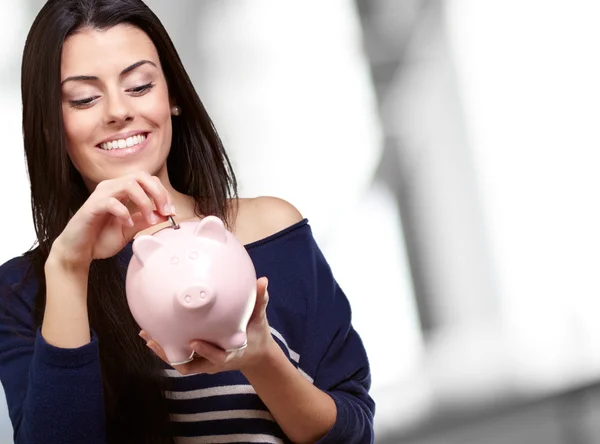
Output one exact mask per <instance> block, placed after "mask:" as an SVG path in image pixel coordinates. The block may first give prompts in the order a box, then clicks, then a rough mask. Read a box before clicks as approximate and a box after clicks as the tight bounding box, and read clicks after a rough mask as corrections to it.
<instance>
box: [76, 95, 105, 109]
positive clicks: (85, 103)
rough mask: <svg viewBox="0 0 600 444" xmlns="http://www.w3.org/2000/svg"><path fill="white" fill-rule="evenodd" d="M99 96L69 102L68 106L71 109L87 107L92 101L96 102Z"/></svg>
mask: <svg viewBox="0 0 600 444" xmlns="http://www.w3.org/2000/svg"><path fill="white" fill-rule="evenodd" d="M98 97H99V96H94V97H88V98H87V99H81V100H70V101H69V104H70V105H71V106H72V107H73V108H85V107H87V106H89V105H91V104H92V102H93V101H94V100H96V99H97V98H98Z"/></svg>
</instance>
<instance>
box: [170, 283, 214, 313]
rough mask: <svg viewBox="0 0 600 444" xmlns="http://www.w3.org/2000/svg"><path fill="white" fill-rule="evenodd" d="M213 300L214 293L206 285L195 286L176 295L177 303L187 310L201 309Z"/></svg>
mask: <svg viewBox="0 0 600 444" xmlns="http://www.w3.org/2000/svg"><path fill="white" fill-rule="evenodd" d="M214 299H215V293H214V291H213V290H212V289H211V288H209V287H208V286H206V285H202V284H196V285H191V286H189V287H187V288H186V289H185V290H183V291H182V292H180V293H178V294H177V303H178V304H179V305H180V306H181V307H183V308H187V309H195V308H201V307H204V306H206V305H209V304H211V303H212V302H213V301H214Z"/></svg>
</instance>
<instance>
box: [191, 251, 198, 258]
mask: <svg viewBox="0 0 600 444" xmlns="http://www.w3.org/2000/svg"><path fill="white" fill-rule="evenodd" d="M190 259H198V252H197V251H192V252H191V253H190Z"/></svg>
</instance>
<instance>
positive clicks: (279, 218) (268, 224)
mask: <svg viewBox="0 0 600 444" xmlns="http://www.w3.org/2000/svg"><path fill="white" fill-rule="evenodd" d="M303 219H304V217H303V216H302V214H301V213H300V211H298V209H297V208H296V207H295V206H294V205H292V204H291V203H289V202H287V201H286V200H284V199H281V198H278V197H274V196H260V197H254V198H249V199H248V198H246V199H245V198H241V199H238V210H237V216H236V219H235V235H236V236H237V238H238V239H239V240H240V241H241V242H242V243H244V244H249V243H251V242H255V241H258V240H260V239H264V238H266V237H268V236H270V235H272V234H275V233H278V232H280V231H281V230H284V229H286V228H288V227H289V226H291V225H294V224H295V223H298V222H300V221H301V220H303Z"/></svg>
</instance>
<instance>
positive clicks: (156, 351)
mask: <svg viewBox="0 0 600 444" xmlns="http://www.w3.org/2000/svg"><path fill="white" fill-rule="evenodd" d="M146 345H147V346H148V348H149V349H150V350H152V351H153V352H154V354H156V356H158V357H159V358H160V359H162V360H163V361H165V362H166V363H167V364H168V363H169V360H168V359H167V355H166V354H165V352H164V350H163V349H162V347H161V346H160V345H158V343H157V342H156V341H154V340H153V339H151V340H149V341H148V342H147V343H146Z"/></svg>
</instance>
